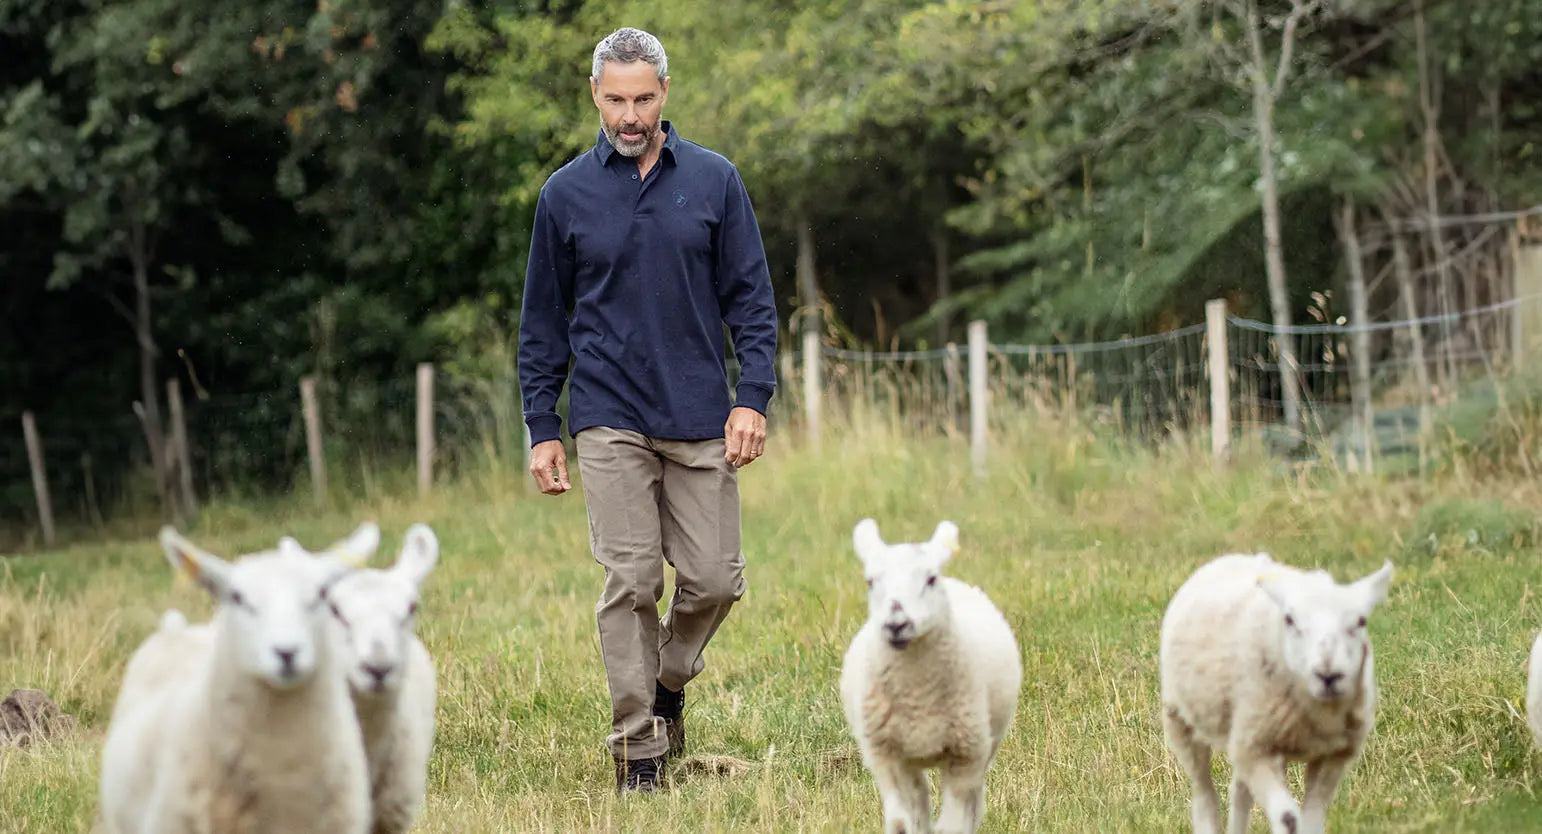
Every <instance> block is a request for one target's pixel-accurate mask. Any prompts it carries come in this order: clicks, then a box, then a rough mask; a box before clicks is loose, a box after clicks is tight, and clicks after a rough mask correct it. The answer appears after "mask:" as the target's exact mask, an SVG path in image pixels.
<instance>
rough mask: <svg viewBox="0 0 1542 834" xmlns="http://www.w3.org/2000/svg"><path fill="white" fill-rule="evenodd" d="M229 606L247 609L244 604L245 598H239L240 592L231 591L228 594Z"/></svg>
mask: <svg viewBox="0 0 1542 834" xmlns="http://www.w3.org/2000/svg"><path fill="white" fill-rule="evenodd" d="M230 604H231V605H238V606H241V607H242V608H246V607H248V606H247V604H246V597H244V596H241V592H240V591H231V592H230Z"/></svg>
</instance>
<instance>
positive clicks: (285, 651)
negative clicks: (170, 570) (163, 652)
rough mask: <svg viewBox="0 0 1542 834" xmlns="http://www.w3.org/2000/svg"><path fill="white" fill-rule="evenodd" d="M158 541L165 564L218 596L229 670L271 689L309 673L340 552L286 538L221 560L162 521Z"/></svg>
mask: <svg viewBox="0 0 1542 834" xmlns="http://www.w3.org/2000/svg"><path fill="white" fill-rule="evenodd" d="M368 539H369V536H368V535H367V534H365V535H363V536H362V539H361V540H360V541H358V542H353V543H354V544H368ZM374 539H375V541H378V539H379V536H378V533H377V534H375V536H374ZM350 541H352V540H350ZM161 544H162V546H163V547H164V548H165V550H166V556H167V558H168V559H169V560H170V561H171V563H172V564H173V565H174V566H176V567H177V568H179V569H180V570H182V571H184V572H185V573H187V574H188V575H189V576H191V577H192V578H193V579H195V580H196V581H197V582H198V584H199V585H200V586H202V587H203V588H204V589H205V590H206V591H208V592H209V594H210V595H211V596H213V597H214V599H215V600H216V601H217V602H218V604H219V610H218V613H217V614H216V616H217V617H218V618H220V619H221V620H222V621H223V628H222V630H221V631H222V634H223V639H224V641H225V642H224V644H223V647H222V648H221V651H225V652H228V653H229V655H230V658H229V659H230V660H231V661H232V662H233V663H234V664H235V666H236V668H238V669H239V670H240V671H241V672H243V673H244V674H247V675H250V676H251V677H254V678H257V679H258V680H261V681H263V682H264V683H266V684H267V685H269V686H271V687H273V688H275V689H292V688H295V687H298V686H300V685H302V684H304V683H306V682H307V681H309V680H310V679H311V677H312V676H313V674H314V673H315V671H316V667H317V663H318V660H319V655H320V654H321V653H322V652H323V651H324V646H323V641H324V640H326V639H327V631H326V629H327V628H329V627H330V626H329V624H328V614H327V608H326V596H327V593H328V591H329V590H330V588H331V586H332V584H333V583H335V582H336V581H337V580H338V579H339V578H340V577H341V576H342V575H343V574H345V573H347V572H348V571H349V570H350V569H351V568H350V567H349V565H348V560H347V559H346V558H344V557H342V556H339V555H337V554H328V555H326V556H323V557H322V558H315V557H312V556H311V555H310V554H308V553H306V552H305V551H304V549H302V548H301V547H300V545H299V544H298V543H297V542H295V540H294V539H292V538H289V537H287V536H286V537H285V538H283V539H281V540H280V541H279V546H278V548H277V549H276V550H269V551H261V552H257V553H251V554H246V555H243V556H241V557H239V558H238V559H236V560H234V561H226V560H224V559H221V558H220V557H218V556H215V555H214V554H212V553H208V552H207V551H204V550H202V549H200V548H198V547H196V546H194V545H193V544H192V543H191V542H188V541H187V540H186V539H183V538H182V537H181V536H180V535H178V534H177V533H176V532H175V531H174V530H172V529H171V528H169V527H167V528H164V529H163V530H162V532H161Z"/></svg>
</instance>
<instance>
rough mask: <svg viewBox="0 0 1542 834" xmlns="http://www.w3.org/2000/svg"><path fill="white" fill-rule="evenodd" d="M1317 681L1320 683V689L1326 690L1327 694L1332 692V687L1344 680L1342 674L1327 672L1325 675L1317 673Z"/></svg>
mask: <svg viewBox="0 0 1542 834" xmlns="http://www.w3.org/2000/svg"><path fill="white" fill-rule="evenodd" d="M1317 679H1318V680H1320V681H1322V688H1323V689H1326V690H1328V691H1329V692H1332V691H1333V685H1334V684H1336V683H1338V682H1339V681H1341V680H1343V679H1344V673H1342V672H1327V673H1323V672H1318V673H1317Z"/></svg>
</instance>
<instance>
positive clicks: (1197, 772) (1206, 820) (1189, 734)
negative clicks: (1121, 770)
mask: <svg viewBox="0 0 1542 834" xmlns="http://www.w3.org/2000/svg"><path fill="white" fill-rule="evenodd" d="M1162 726H1163V729H1164V730H1165V736H1166V738H1167V749H1169V750H1171V751H1173V756H1174V757H1176V758H1177V759H1178V764H1179V765H1181V766H1182V767H1183V772H1184V773H1187V774H1188V775H1189V780H1190V781H1191V782H1193V783H1194V799H1193V802H1192V803H1191V806H1190V807H1191V812H1192V815H1193V820H1194V834H1220V830H1221V798H1220V797H1219V796H1217V795H1216V792H1215V780H1214V779H1212V778H1211V776H1210V747H1209V745H1207V744H1205V743H1204V742H1202V741H1199V740H1198V739H1196V738H1195V737H1194V728H1193V727H1190V726H1189V725H1188V723H1187V722H1185V721H1184V720H1183V719H1181V718H1179V717H1178V712H1177V710H1176V709H1175V708H1173V707H1168V708H1167V709H1166V710H1165V711H1163V713H1162Z"/></svg>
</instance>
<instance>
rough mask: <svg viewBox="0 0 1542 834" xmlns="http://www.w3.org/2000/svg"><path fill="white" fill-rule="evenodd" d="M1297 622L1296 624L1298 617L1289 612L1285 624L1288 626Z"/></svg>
mask: <svg viewBox="0 0 1542 834" xmlns="http://www.w3.org/2000/svg"><path fill="white" fill-rule="evenodd" d="M1295 624H1296V618H1295V617H1292V616H1290V615H1289V614H1286V615H1285V625H1287V626H1295Z"/></svg>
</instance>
